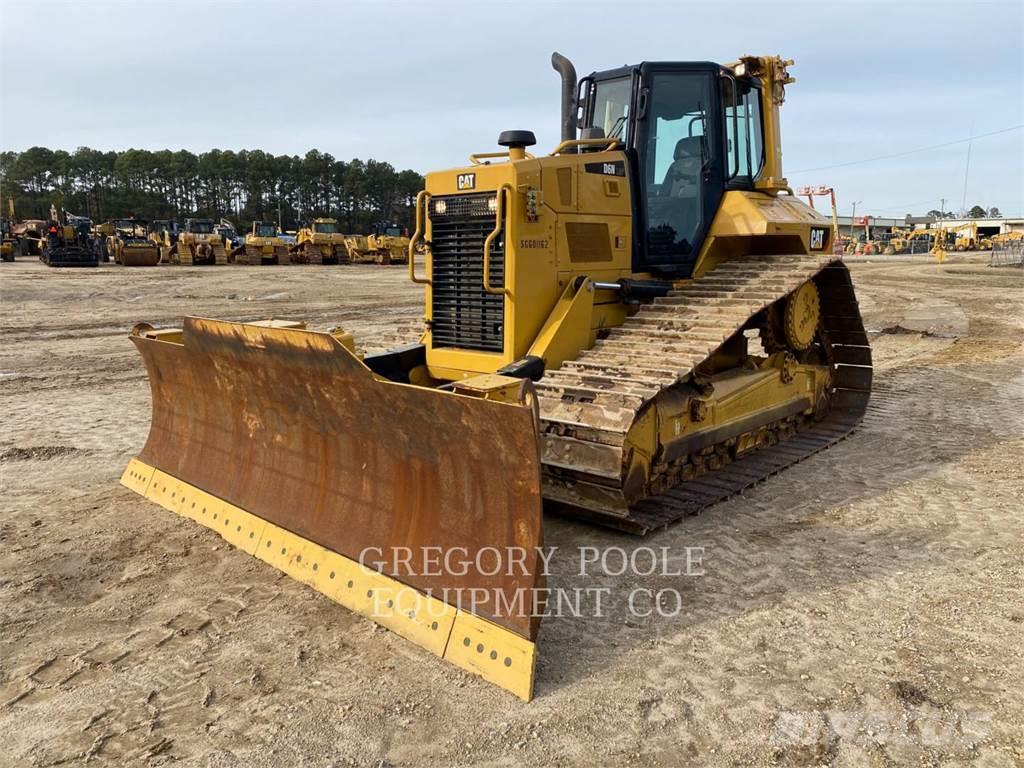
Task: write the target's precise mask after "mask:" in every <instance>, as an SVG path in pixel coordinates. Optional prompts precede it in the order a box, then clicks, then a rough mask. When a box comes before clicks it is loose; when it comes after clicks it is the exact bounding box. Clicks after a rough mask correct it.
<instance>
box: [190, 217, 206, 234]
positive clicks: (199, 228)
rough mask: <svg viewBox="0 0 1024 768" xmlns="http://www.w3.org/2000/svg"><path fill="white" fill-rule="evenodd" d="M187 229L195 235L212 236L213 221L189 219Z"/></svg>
mask: <svg viewBox="0 0 1024 768" xmlns="http://www.w3.org/2000/svg"><path fill="white" fill-rule="evenodd" d="M185 229H186V231H188V232H191V233H192V234H194V235H212V234H213V221H211V220H210V219H188V220H187V221H186V222H185Z"/></svg>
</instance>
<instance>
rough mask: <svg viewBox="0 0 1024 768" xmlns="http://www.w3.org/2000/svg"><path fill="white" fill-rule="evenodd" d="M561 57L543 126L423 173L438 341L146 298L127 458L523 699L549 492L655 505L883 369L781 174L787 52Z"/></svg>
mask: <svg viewBox="0 0 1024 768" xmlns="http://www.w3.org/2000/svg"><path fill="white" fill-rule="evenodd" d="M552 64H553V66H554V67H555V68H556V69H557V70H558V71H559V72H560V74H561V76H562V120H561V124H562V141H561V142H560V143H559V144H558V146H557V147H555V148H554V150H553V151H552V152H551V153H550V154H549V155H546V156H539V157H534V156H533V155H531V154H529V153H528V151H527V150H528V148H529V147H530V146H532V145H533V144H534V143H535V138H534V136H533V134H532V133H531V132H529V131H519V130H517V131H505V132H503V133H502V134H501V135H500V136H499V139H498V143H499V144H500V145H501V146H502V147H503V149H502V150H501V151H499V152H485V153H478V154H474V155H471V156H470V163H471V164H470V165H468V166H467V167H464V168H457V169H452V170H446V171H440V172H436V173H431V174H428V175H427V177H426V189H425V190H423V191H422V192H420V193H419V195H418V196H417V199H416V219H415V221H416V231H415V233H414V235H413V237H412V239H411V241H410V243H409V249H408V258H409V264H408V273H409V277H410V279H411V280H412V281H413V282H415V283H416V284H418V285H421V286H423V288H424V290H425V303H426V330H425V332H424V334H423V336H422V339H421V341H420V343H419V344H414V345H410V346H406V347H402V348H399V349H395V350H392V351H390V352H385V353H381V354H376V355H367V356H360V355H357V354H356V353H355V352H354V351H353V350H354V349H355V343H354V340H353V338H352V336H351V334H348V333H345V332H344V331H342V330H339V329H336V330H335V331H333V332H331V333H316V332H311V331H308V330H297V329H292V328H278V327H269V326H267V325H260V326H257V325H253V324H246V323H237V322H225V321H218V320H208V319H200V318H191V317H190V318H186V320H185V322H184V326H183V327H182V328H181V329H169V330H155V329H154V328H153V327H152V326H149V325H147V324H140V325H137V326H136V327H135V328H134V329H133V331H132V334H131V339H132V341H133V343H134V344H135V346H136V347H137V349H138V350H139V352H140V353H141V355H142V357H143V359H144V360H145V363H146V367H147V370H148V374H149V380H150V384H151V387H152V404H153V420H152V425H151V428H150V433H149V438H148V440H147V441H146V445H145V447H144V448H143V449H142V451H141V453H140V454H139V456H138V457H137V458H136V459H133V460H132V461H131V462H130V464H129V466H128V467H127V469H126V470H125V472H124V475H123V476H122V483H123V484H124V485H125V486H127V487H128V488H131V489H133V490H135V491H137V492H138V493H141V494H143V495H145V496H146V497H147V498H149V499H151V500H153V501H155V502H157V503H159V504H161V505H163V506H164V507H166V508H167V509H170V510H173V511H175V512H177V513H179V514H181V515H184V516H186V517H188V518H191V519H193V520H196V521H198V522H199V523H201V524H204V525H207V526H209V527H210V528H212V529H214V530H216V531H217V532H218V533H220V535H221V536H223V537H224V538H225V539H226V540H228V541H229V542H231V543H233V544H234V545H236V546H238V547H240V548H241V549H243V550H244V551H246V552H249V553H250V554H253V555H255V556H256V557H259V558H260V559H263V560H264V561H266V562H268V563H269V564H271V565H273V566H275V567H277V568H279V569H281V570H282V571H284V572H285V573H287V574H289V575H291V576H293V577H294V578H296V579H298V580H300V581H302V582H304V583H307V584H309V585H311V586H313V587H314V588H316V589H318V590H320V591H321V592H323V593H324V594H326V595H328V596H329V597H331V598H332V599H334V600H337V601H338V602H340V603H342V604H343V605H345V606H348V607H349V608H351V609H353V610H355V611H358V612H360V613H362V614H363V615H366V616H368V617H370V618H372V619H373V620H375V621H377V622H378V623H380V624H383V625H384V626H386V627H388V628H390V629H393V630H394V631H395V632H397V633H399V634H401V635H403V636H405V637H407V638H410V639H412V640H413V641H415V642H416V643H418V644H420V645H422V646H423V647H425V648H427V649H429V650H431V651H432V652H434V653H437V654H439V655H441V656H442V657H443V658H445V659H447V660H449V661H451V662H452V663H454V664H456V665H458V666H460V667H462V668H464V669H467V670H469V671H471V672H473V673H475V674H478V675H480V676H482V677H484V678H486V679H487V680H490V681H492V682H494V683H496V684H498V685H500V686H502V687H505V688H507V689H508V690H511V691H513V692H515V693H516V694H517V695H519V696H521V697H523V698H526V699H528V698H530V696H531V693H532V689H533V673H534V662H535V658H536V645H535V641H536V637H537V629H538V626H539V622H540V616H541V615H542V612H543V611H542V609H543V595H544V591H543V588H544V569H543V567H542V563H541V557H540V551H539V548H540V547H541V545H542V543H543V533H542V528H543V527H542V519H541V511H542V498H543V499H544V500H545V502H546V505H547V506H548V507H549V508H551V509H553V510H558V511H561V512H564V513H567V514H572V515H576V516H579V517H581V518H583V519H585V520H590V521H593V522H596V523H600V524H602V525H607V526H610V527H613V528H617V529H620V530H624V531H629V532H632V533H636V534H643V533H646V532H649V531H654V530H658V529H660V528H662V527H664V526H666V525H668V524H670V523H672V522H673V521H676V520H678V519H680V518H682V517H684V516H686V515H690V514H694V513H696V512H699V511H700V510H701V509H703V508H704V507H706V506H708V505H709V504H713V503H715V502H717V501H719V500H721V499H724V498H727V497H729V496H731V495H733V494H735V493H737V492H739V491H741V490H743V489H745V488H747V487H748V486H750V485H752V484H753V483H756V482H758V481H759V480H761V479H763V478H765V477H767V476H769V475H771V474H773V473H775V472H777V471H779V470H781V469H783V468H784V467H786V466H788V465H790V464H792V463H794V462H796V461H800V460H801V459H803V458H805V457H807V456H809V455H811V454H813V453H814V452H816V451H818V450H821V449H823V448H825V447H827V446H829V445H831V444H832V443H833V442H835V441H836V440H839V439H841V438H843V437H844V436H845V435H847V434H848V433H849V432H850V430H852V429H853V428H854V426H855V425H856V424H857V423H858V422H859V421H860V419H861V417H862V415H863V413H864V410H865V408H866V405H867V402H868V398H869V396H870V389H871V379H872V368H871V349H870V347H869V345H868V337H867V334H866V333H865V331H864V326H863V322H862V320H861V317H860V313H859V310H858V305H857V300H856V297H855V295H854V290H853V286H852V283H851V279H850V274H849V271H848V270H847V268H846V266H845V265H844V264H843V262H842V260H840V259H837V258H836V257H835V256H834V255H833V253H832V248H833V244H832V242H831V240H832V237H833V236H834V235H833V232H832V228H831V225H830V222H829V220H828V219H827V218H825V217H823V216H821V215H820V214H818V213H816V212H815V211H814V210H812V209H811V208H809V207H808V206H807V205H805V204H804V203H802V202H801V201H800V200H799V199H798V198H797V197H795V196H794V195H793V194H792V192H791V190H790V189H789V186H788V183H787V181H786V179H785V177H784V176H783V171H782V149H781V126H780V120H779V108H780V105H781V104H782V102H783V99H784V96H785V91H784V88H785V85H786V84H788V83H791V82H793V80H792V78H791V77H790V76H789V73H788V71H787V67H788V66H789V65H790V64H792V62H790V61H784V60H782V59H780V58H778V57H743V58H741V59H740V60H738V61H736V62H733V63H731V64H729V65H727V66H721V65H717V64H711V63H681V64H674V63H655V64H651V63H644V64H640V65H639V66H635V67H621V68H618V69H613V70H608V71H602V72H594V73H592V74H590V75H589V76H588V77H586V78H584V79H583V80H582V81H581V84H580V86H581V87H579V88H578V86H577V80H576V73H575V69H574V68H573V67H572V65H571V63H570V62H569V61H568V60H567V59H565V58H564V57H562V56H559V55H558V54H555V55H554V56H553V57H552ZM577 128H581V129H582V137H581V138H577ZM762 141H763V143H761V142H762ZM755 147H760V149H759V150H758V149H755ZM484 160H486V161H487V162H484ZM421 244H423V245H424V246H425V248H426V255H425V263H423V264H417V263H416V262H417V259H416V255H417V249H418V248H419V247H420V245H421ZM197 392H201V393H202V397H196V396H194V393H197ZM827 480H828V478H827V476H826V477H824V478H822V482H827ZM438 553H440V554H438ZM438 557H439V558H440V559H441V560H443V561H444V562H445V563H446V564H447V565H446V567H437V568H435V567H433V565H432V562H433V559H432V558H438ZM451 557H454V558H455V559H454V560H452V559H451ZM495 559H497V560H498V563H497V564H496V563H495ZM495 565H497V566H498V567H495Z"/></svg>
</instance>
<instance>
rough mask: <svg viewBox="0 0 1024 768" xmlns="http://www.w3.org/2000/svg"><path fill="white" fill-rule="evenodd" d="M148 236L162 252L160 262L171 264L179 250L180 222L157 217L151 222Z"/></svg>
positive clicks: (158, 250)
mask: <svg viewBox="0 0 1024 768" xmlns="http://www.w3.org/2000/svg"><path fill="white" fill-rule="evenodd" d="M148 237H149V241H150V242H151V243H153V245H155V246H156V249H157V252H158V253H159V254H160V263H161V264H170V263H171V262H172V260H173V259H174V256H175V255H176V254H177V250H178V249H177V245H178V222H176V221H171V220H170V219H155V220H153V221H151V222H149V233H148Z"/></svg>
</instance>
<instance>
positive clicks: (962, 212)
mask: <svg viewBox="0 0 1024 768" xmlns="http://www.w3.org/2000/svg"><path fill="white" fill-rule="evenodd" d="M973 143H974V121H973V120H972V121H971V138H970V139H969V140H968V141H967V163H966V164H965V165H964V196H963V197H962V198H961V200H960V215H961V216H964V217H966V216H967V174H969V173H970V171H971V144H973Z"/></svg>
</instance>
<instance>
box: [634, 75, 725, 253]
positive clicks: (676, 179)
mask: <svg viewBox="0 0 1024 768" xmlns="http://www.w3.org/2000/svg"><path fill="white" fill-rule="evenodd" d="M649 99H650V105H649V107H648V109H647V120H646V122H647V125H648V129H647V137H646V142H645V146H644V148H643V149H644V160H643V162H644V185H645V189H646V197H647V253H648V257H649V258H653V260H655V261H685V260H686V258H687V256H688V255H689V254H692V253H693V252H694V248H695V243H696V240H697V236H698V233H699V232H700V231H701V229H702V224H703V211H704V196H705V194H706V193H707V190H706V185H705V184H704V175H705V172H706V170H707V168H708V167H709V165H710V163H711V151H710V145H709V142H708V109H709V106H710V100H711V83H710V78H708V77H707V76H706V75H704V74H702V73H693V72H656V73H654V74H653V75H652V77H651V82H650V96H649Z"/></svg>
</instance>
